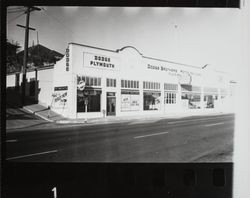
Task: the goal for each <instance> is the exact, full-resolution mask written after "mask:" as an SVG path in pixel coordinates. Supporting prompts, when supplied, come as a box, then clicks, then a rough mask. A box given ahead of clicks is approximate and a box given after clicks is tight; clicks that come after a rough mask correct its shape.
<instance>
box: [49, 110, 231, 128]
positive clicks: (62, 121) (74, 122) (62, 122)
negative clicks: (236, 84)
mask: <svg viewBox="0 0 250 198" xmlns="http://www.w3.org/2000/svg"><path fill="white" fill-rule="evenodd" d="M231 113H232V112H226V113H223V112H213V113H207V114H192V115H189V114H187V115H169V116H168V115H165V116H154V117H140V118H136V119H134V118H129V117H128V118H120V119H119V118H117V120H102V119H100V120H90V121H88V122H85V121H84V120H82V119H79V120H57V121H54V122H55V123H58V124H86V125H96V124H114V123H123V122H131V121H135V120H137V121H138V120H145V121H147V120H151V119H154V120H161V119H178V118H187V117H192V116H216V115H226V114H231Z"/></svg>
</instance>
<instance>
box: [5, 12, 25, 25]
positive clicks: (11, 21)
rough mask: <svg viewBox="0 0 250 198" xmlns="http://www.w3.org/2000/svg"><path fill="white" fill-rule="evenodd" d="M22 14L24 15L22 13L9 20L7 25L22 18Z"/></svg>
mask: <svg viewBox="0 0 250 198" xmlns="http://www.w3.org/2000/svg"><path fill="white" fill-rule="evenodd" d="M24 14H25V13H24V12H23V13H21V14H19V15H17V16H16V17H14V18H12V19H10V20H9V21H8V22H7V23H11V22H12V21H14V20H16V19H18V18H19V17H21V16H22V15H24Z"/></svg>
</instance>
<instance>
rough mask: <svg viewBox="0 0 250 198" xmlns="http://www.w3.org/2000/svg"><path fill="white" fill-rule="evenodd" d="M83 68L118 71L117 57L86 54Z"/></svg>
mask: <svg viewBox="0 0 250 198" xmlns="http://www.w3.org/2000/svg"><path fill="white" fill-rule="evenodd" d="M83 66H84V67H92V68H97V69H117V67H118V59H117V58H115V57H110V56H104V55H99V54H92V53H88V52H84V53H83Z"/></svg>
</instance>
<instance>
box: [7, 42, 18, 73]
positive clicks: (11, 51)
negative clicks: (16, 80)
mask: <svg viewBox="0 0 250 198" xmlns="http://www.w3.org/2000/svg"><path fill="white" fill-rule="evenodd" d="M19 48H21V46H20V45H19V44H18V43H17V42H16V43H13V42H12V43H10V42H8V41H7V42H6V72H7V74H8V73H14V72H20V71H21V67H22V66H21V64H20V63H19V61H18V57H17V50H18V49H19Z"/></svg>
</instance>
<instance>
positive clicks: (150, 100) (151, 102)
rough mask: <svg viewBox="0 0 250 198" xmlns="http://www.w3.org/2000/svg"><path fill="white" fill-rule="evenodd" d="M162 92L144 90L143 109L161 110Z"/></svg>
mask: <svg viewBox="0 0 250 198" xmlns="http://www.w3.org/2000/svg"><path fill="white" fill-rule="evenodd" d="M160 106H161V93H160V92H144V93H143V110H160Z"/></svg>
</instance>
